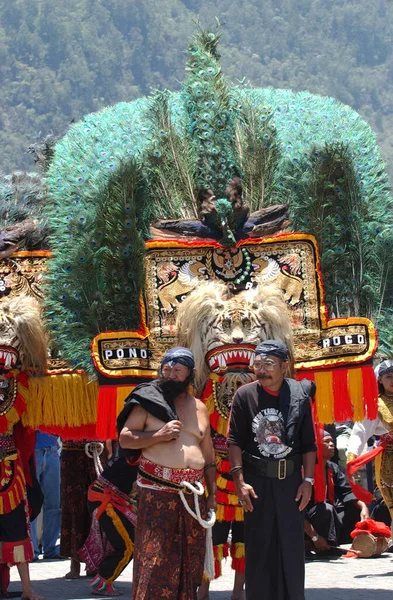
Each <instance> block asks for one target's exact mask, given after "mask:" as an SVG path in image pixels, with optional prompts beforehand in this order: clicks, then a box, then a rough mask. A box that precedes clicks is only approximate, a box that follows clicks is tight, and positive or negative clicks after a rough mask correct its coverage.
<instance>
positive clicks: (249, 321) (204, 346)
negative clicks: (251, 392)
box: [177, 281, 293, 393]
mask: <svg viewBox="0 0 393 600" xmlns="http://www.w3.org/2000/svg"><path fill="white" fill-rule="evenodd" d="M177 332H178V334H177V335H178V340H179V344H181V345H182V346H187V347H188V348H190V349H191V350H192V352H193V354H194V356H195V368H196V378H195V387H196V392H197V393H201V391H202V390H203V388H204V386H205V384H206V382H207V380H208V379H209V375H210V373H212V372H214V373H217V374H219V375H224V376H225V378H228V376H230V375H231V374H236V378H237V380H238V383H239V384H241V383H246V382H247V381H251V380H252V379H253V375H251V374H252V365H253V362H254V350H255V346H256V345H257V344H258V343H259V342H260V341H262V340H264V339H279V340H281V341H283V342H285V343H286V344H287V346H288V348H289V352H290V356H291V357H293V339H292V327H291V322H290V318H289V314H288V308H287V305H286V303H285V301H284V299H283V295H282V292H281V291H280V290H279V289H278V288H276V287H274V286H266V285H263V284H260V283H259V284H258V285H257V286H256V287H255V288H253V289H250V290H246V291H244V292H241V293H239V294H237V295H232V294H231V293H230V291H229V290H228V288H227V287H226V286H225V285H224V284H223V283H221V282H218V281H207V282H203V283H201V284H199V285H198V287H197V288H196V289H195V290H194V291H193V292H191V294H190V295H189V296H188V297H187V298H186V299H185V300H184V301H183V302H182V304H181V305H180V306H179V308H178V313H177Z"/></svg>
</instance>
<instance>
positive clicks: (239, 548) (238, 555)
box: [231, 542, 245, 573]
mask: <svg viewBox="0 0 393 600" xmlns="http://www.w3.org/2000/svg"><path fill="white" fill-rule="evenodd" d="M231 557H232V564H231V567H232V569H233V570H234V571H236V572H237V573H244V569H245V546H244V543H243V542H236V544H232V545H231Z"/></svg>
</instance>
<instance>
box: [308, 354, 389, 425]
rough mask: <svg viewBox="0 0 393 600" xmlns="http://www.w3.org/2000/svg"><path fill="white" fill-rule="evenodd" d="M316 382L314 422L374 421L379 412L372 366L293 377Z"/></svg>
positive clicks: (376, 386)
mask: <svg viewBox="0 0 393 600" xmlns="http://www.w3.org/2000/svg"><path fill="white" fill-rule="evenodd" d="M304 377H305V378H306V379H310V380H311V381H315V383H316V386H317V392H316V396H315V402H316V407H317V412H316V414H317V421H319V422H321V423H333V422H334V421H338V422H340V421H346V420H351V421H363V420H364V419H365V418H368V419H370V420H373V419H375V418H376V416H377V412H378V385H377V380H376V377H375V374H374V370H373V367H372V365H369V364H366V365H362V366H358V367H348V368H335V369H323V370H318V371H317V370H314V371H306V370H301V371H298V372H297V373H296V379H298V380H300V379H303V378H304Z"/></svg>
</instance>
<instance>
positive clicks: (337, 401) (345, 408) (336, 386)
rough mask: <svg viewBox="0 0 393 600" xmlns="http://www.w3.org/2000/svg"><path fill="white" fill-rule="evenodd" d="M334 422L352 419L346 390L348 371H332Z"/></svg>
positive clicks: (350, 403) (349, 398) (350, 404)
mask: <svg viewBox="0 0 393 600" xmlns="http://www.w3.org/2000/svg"><path fill="white" fill-rule="evenodd" d="M332 372H333V392H334V420H335V421H336V422H342V421H346V420H347V419H351V418H352V414H353V407H352V402H351V397H350V395H349V389H348V369H333V371H332Z"/></svg>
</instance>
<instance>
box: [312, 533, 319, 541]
mask: <svg viewBox="0 0 393 600" xmlns="http://www.w3.org/2000/svg"><path fill="white" fill-rule="evenodd" d="M318 540H319V535H318V534H317V533H316V534H315V535H313V536H312V538H311V541H312V542H317V541H318Z"/></svg>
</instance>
